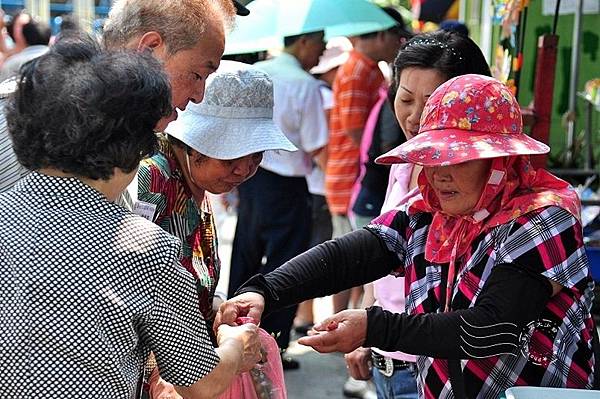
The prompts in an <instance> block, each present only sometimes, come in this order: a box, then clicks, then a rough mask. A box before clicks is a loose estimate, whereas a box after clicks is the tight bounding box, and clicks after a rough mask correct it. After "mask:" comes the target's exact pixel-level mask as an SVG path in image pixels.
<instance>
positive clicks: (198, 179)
mask: <svg viewBox="0 0 600 399" xmlns="http://www.w3.org/2000/svg"><path fill="white" fill-rule="evenodd" d="M262 157H263V153H262V152H257V153H255V154H250V155H246V156H244V157H241V158H236V159H231V160H222V159H215V158H209V157H206V156H204V155H200V154H198V153H197V152H194V154H193V155H190V163H192V170H191V174H192V178H193V181H194V184H195V185H196V186H198V187H199V188H201V189H203V190H205V191H208V192H210V193H213V194H222V193H226V192H229V191H231V190H233V189H234V188H236V187H237V186H239V185H240V184H242V183H243V182H245V181H246V180H248V179H249V178H251V177H252V176H254V174H255V173H256V170H257V169H258V165H259V164H260V162H261V161H262Z"/></svg>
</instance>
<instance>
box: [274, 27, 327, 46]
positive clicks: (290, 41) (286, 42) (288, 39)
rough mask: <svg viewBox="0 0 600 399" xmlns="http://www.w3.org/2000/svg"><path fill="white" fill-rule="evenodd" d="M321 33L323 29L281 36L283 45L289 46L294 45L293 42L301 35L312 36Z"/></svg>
mask: <svg viewBox="0 0 600 399" xmlns="http://www.w3.org/2000/svg"><path fill="white" fill-rule="evenodd" d="M322 33H323V31H322V30H320V31H316V32H309V33H301V34H299V35H293V36H286V37H284V38H283V47H290V46H292V45H294V43H296V42H297V41H298V40H300V39H301V38H302V37H312V36H317V35H320V34H322Z"/></svg>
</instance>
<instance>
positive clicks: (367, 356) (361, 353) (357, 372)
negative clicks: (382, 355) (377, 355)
mask: <svg viewBox="0 0 600 399" xmlns="http://www.w3.org/2000/svg"><path fill="white" fill-rule="evenodd" d="M344 358H345V359H346V367H347V368H348V373H349V374H350V376H351V377H352V378H355V379H357V380H368V379H370V378H371V369H372V365H371V363H372V361H371V349H370V348H358V349H355V350H354V351H352V352H350V353H348V354H346V355H345V356H344Z"/></svg>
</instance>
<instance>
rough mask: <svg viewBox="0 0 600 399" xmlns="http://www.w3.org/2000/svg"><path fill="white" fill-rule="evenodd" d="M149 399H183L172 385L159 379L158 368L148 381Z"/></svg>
mask: <svg viewBox="0 0 600 399" xmlns="http://www.w3.org/2000/svg"><path fill="white" fill-rule="evenodd" d="M148 386H149V394H150V399H183V397H182V396H181V395H179V394H178V393H177V391H176V390H175V387H174V386H173V384H170V383H168V382H167V381H165V380H163V379H162V378H160V375H159V373H158V367H155V368H154V370H153V371H152V374H151V375H150V378H149V379H148Z"/></svg>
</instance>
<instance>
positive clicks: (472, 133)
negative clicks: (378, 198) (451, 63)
mask: <svg viewBox="0 0 600 399" xmlns="http://www.w3.org/2000/svg"><path fill="white" fill-rule="evenodd" d="M548 151H550V148H549V147H548V146H547V145H546V144H543V143H540V142H539V141H537V140H534V139H532V138H531V137H529V136H527V135H526V134H524V133H523V122H522V118H521V110H520V107H519V104H518V103H517V100H516V99H515V97H514V96H513V95H512V94H511V93H510V91H509V90H508V89H507V88H506V86H504V85H503V84H502V83H500V82H498V81H497V80H495V79H492V78H489V77H486V76H482V75H462V76H459V77H456V78H453V79H450V80H449V81H447V82H445V83H444V84H442V85H441V86H439V87H438V88H437V89H436V90H435V91H434V92H433V94H432V95H431V96H430V97H429V99H428V100H427V103H426V105H425V108H424V109H423V114H422V115H421V122H420V128H419V134H417V135H416V136H415V137H414V138H412V139H411V140H408V141H407V142H406V143H404V144H402V145H400V146H399V147H396V148H395V149H393V150H391V151H389V152H388V153H386V154H384V155H382V156H380V157H379V158H377V162H379V163H383V164H390V163H404V162H410V163H415V164H418V165H425V166H438V165H441V166H444V165H454V164H458V163H462V162H467V161H471V160H474V159H484V158H497V157H505V156H516V155H532V154H545V153H547V152H548Z"/></svg>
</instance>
